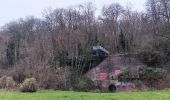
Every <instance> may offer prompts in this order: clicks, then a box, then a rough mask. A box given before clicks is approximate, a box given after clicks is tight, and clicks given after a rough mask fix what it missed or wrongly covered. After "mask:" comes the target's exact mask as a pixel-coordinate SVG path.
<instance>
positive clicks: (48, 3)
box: [0, 0, 146, 26]
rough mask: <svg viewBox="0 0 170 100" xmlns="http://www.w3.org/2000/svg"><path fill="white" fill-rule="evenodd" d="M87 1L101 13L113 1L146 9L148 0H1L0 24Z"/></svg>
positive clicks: (139, 9) (136, 8)
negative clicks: (45, 10) (49, 9)
mask: <svg viewBox="0 0 170 100" xmlns="http://www.w3.org/2000/svg"><path fill="white" fill-rule="evenodd" d="M85 2H92V3H93V4H94V5H95V6H96V8H97V11H96V12H97V13H100V10H101V9H102V7H103V6H104V5H108V4H111V3H120V4H121V5H122V6H127V4H130V5H131V7H132V9H133V10H137V11H144V9H145V2H146V0H0V26H3V25H5V24H6V23H8V22H10V21H13V20H17V19H19V18H25V17H26V16H35V17H40V18H41V16H42V11H43V10H44V9H48V8H52V9H55V8H61V7H62V8H67V7H70V6H74V5H78V4H82V3H85Z"/></svg>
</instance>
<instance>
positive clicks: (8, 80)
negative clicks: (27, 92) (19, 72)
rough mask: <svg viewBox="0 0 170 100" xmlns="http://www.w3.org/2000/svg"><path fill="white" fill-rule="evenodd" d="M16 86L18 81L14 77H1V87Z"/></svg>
mask: <svg viewBox="0 0 170 100" xmlns="http://www.w3.org/2000/svg"><path fill="white" fill-rule="evenodd" d="M15 86H16V82H15V81H14V80H13V78H12V77H8V76H3V77H1V78H0V88H1V89H4V88H13V87H15Z"/></svg>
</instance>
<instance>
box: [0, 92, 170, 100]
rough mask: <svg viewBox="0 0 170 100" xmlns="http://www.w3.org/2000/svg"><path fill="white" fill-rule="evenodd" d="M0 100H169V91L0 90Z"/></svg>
mask: <svg viewBox="0 0 170 100" xmlns="http://www.w3.org/2000/svg"><path fill="white" fill-rule="evenodd" d="M0 100H170V91H155V92H136V93H135V92H134V93H114V94H113V93H83V92H64V91H56V92H54V91H43V92H36V93H19V92H0Z"/></svg>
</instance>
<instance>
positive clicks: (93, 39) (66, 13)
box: [0, 0, 170, 88]
mask: <svg viewBox="0 0 170 100" xmlns="http://www.w3.org/2000/svg"><path fill="white" fill-rule="evenodd" d="M101 12H102V13H101V14H100V15H99V16H96V8H95V6H94V5H93V4H92V3H85V4H82V5H78V6H75V7H70V8H56V9H54V10H51V9H47V10H44V11H43V14H42V16H43V17H42V18H41V19H40V18H36V17H34V16H30V17H27V18H20V19H18V20H16V21H13V22H10V23H8V24H6V25H4V26H3V27H2V30H1V31H0V45H1V48H0V67H1V70H0V75H1V76H3V75H7V76H12V77H13V78H14V80H15V81H16V82H18V83H20V82H22V81H23V79H24V78H25V77H35V78H36V79H37V81H38V85H39V87H41V88H50V86H54V85H53V84H55V82H56V81H57V80H56V76H57V75H58V74H57V73H62V74H63V72H70V73H72V74H71V75H73V73H74V74H76V76H81V75H80V74H81V71H82V70H83V66H82V64H80V61H84V63H86V62H88V59H89V58H90V55H91V50H92V47H93V46H95V45H101V46H103V47H105V48H107V49H108V50H109V51H110V54H111V55H115V54H130V55H135V56H137V57H138V58H140V59H141V61H143V62H144V63H145V64H146V65H148V66H151V67H153V68H163V69H166V70H167V71H168V70H169V68H170V66H169V64H170V0H148V1H147V3H146V11H145V12H137V11H133V10H132V8H131V7H122V6H121V5H120V4H118V3H115V4H110V5H106V6H104V7H103V9H102V11H101ZM77 58H78V59H77ZM68 59H71V61H73V62H74V64H72V65H70V66H68V65H67V64H66V63H67V61H68ZM81 59H82V60H81ZM84 59H85V60H84ZM76 72H77V73H76ZM64 74H68V73H64ZM69 76H70V74H69V75H63V76H60V77H64V78H62V79H65V80H63V81H70V77H69ZM67 78H69V79H67ZM49 81H50V82H51V83H50V82H49ZM60 82H61V81H60ZM57 84H59V82H57ZM64 85H65V86H66V85H67V84H66V83H65V84H64Z"/></svg>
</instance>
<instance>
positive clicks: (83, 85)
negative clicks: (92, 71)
mask: <svg viewBox="0 0 170 100" xmlns="http://www.w3.org/2000/svg"><path fill="white" fill-rule="evenodd" d="M73 88H74V90H75V91H85V92H87V91H91V90H95V89H96V86H95V84H94V82H93V81H92V80H90V79H88V78H87V77H81V78H79V79H78V81H77V83H75V84H74V87H73Z"/></svg>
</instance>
